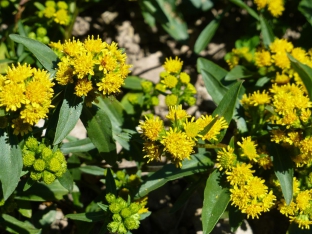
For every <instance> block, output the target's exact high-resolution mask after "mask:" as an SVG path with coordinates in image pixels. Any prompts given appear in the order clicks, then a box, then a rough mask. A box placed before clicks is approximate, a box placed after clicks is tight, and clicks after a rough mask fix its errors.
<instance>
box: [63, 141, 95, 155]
mask: <svg viewBox="0 0 312 234" xmlns="http://www.w3.org/2000/svg"><path fill="white" fill-rule="evenodd" d="M93 149H95V146H94V145H93V143H92V142H91V140H90V138H88V137H87V138H85V139H81V140H77V141H70V142H66V143H64V144H62V146H61V148H60V150H61V151H62V152H63V154H69V153H80V152H88V151H89V150H93Z"/></svg>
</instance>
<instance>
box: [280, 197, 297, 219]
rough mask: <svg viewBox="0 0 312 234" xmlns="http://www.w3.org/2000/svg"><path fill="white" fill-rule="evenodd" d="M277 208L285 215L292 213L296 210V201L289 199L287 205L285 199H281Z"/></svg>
mask: <svg viewBox="0 0 312 234" xmlns="http://www.w3.org/2000/svg"><path fill="white" fill-rule="evenodd" d="M278 209H279V211H280V212H281V213H282V214H283V215H285V216H286V217H289V216H290V215H294V214H295V213H296V212H297V210H298V208H297V205H296V203H294V202H293V201H291V202H290V204H289V205H287V204H286V201H285V199H281V201H280V202H279V203H278Z"/></svg>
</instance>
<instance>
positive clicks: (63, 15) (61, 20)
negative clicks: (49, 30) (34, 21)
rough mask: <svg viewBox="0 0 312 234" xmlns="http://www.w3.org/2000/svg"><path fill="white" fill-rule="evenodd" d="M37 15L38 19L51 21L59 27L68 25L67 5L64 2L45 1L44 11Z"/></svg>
mask: <svg viewBox="0 0 312 234" xmlns="http://www.w3.org/2000/svg"><path fill="white" fill-rule="evenodd" d="M38 15H39V17H45V18H48V19H51V20H53V21H54V22H56V23H57V24H60V25H68V24H69V23H70V15H69V12H68V5H67V3H66V2H65V1H58V2H55V1H46V2H45V7H44V9H43V10H41V11H39V13H38Z"/></svg>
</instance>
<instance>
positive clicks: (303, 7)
mask: <svg viewBox="0 0 312 234" xmlns="http://www.w3.org/2000/svg"><path fill="white" fill-rule="evenodd" d="M298 10H299V11H300V12H301V13H302V14H303V15H304V16H305V17H306V19H307V21H308V22H309V23H310V24H311V25H312V17H311V16H312V1H311V0H301V1H300V3H299V5H298Z"/></svg>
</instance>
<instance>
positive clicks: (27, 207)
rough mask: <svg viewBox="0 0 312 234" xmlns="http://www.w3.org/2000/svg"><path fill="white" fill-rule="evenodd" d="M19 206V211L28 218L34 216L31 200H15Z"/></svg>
mask: <svg viewBox="0 0 312 234" xmlns="http://www.w3.org/2000/svg"><path fill="white" fill-rule="evenodd" d="M15 202H16V204H17V207H18V212H19V213H20V214H21V215H23V216H24V217H26V218H31V216H32V206H31V202H30V201H21V200H16V201H15Z"/></svg>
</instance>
